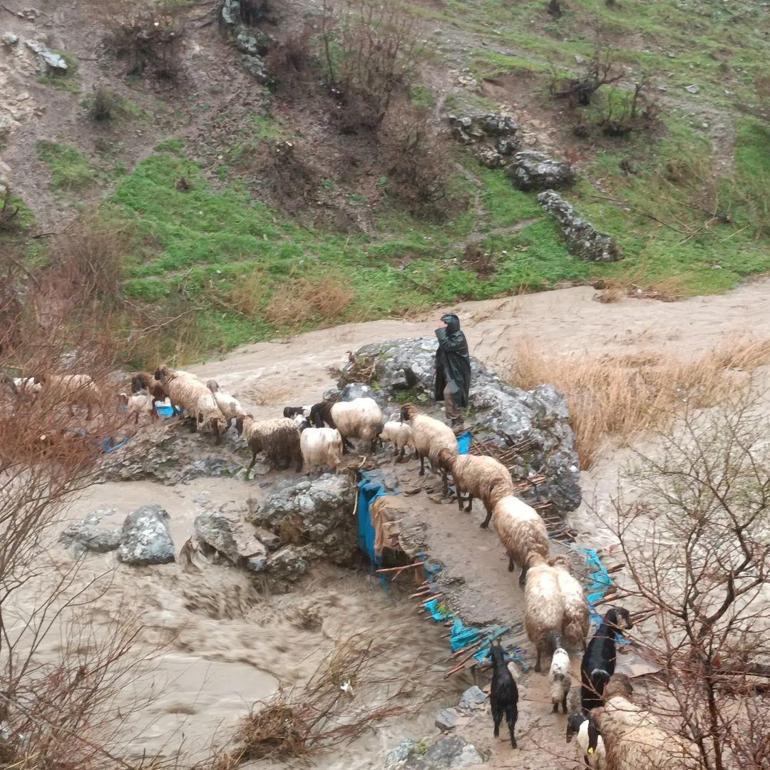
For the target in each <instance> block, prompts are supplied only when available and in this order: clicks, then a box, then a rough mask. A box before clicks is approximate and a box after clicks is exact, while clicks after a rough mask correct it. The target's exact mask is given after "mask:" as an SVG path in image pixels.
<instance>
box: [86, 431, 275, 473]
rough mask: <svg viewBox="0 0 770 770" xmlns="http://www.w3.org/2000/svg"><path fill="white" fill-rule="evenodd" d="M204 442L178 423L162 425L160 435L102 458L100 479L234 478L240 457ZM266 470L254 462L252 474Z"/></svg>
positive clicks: (133, 442) (135, 441)
mask: <svg viewBox="0 0 770 770" xmlns="http://www.w3.org/2000/svg"><path fill="white" fill-rule="evenodd" d="M207 439H208V437H207V436H200V435H198V434H197V433H190V432H189V430H187V428H185V427H184V426H183V425H181V424H176V425H166V426H164V432H163V433H162V434H161V435H160V436H159V435H158V434H157V433H151V434H147V435H143V434H137V435H136V436H134V437H133V438H132V439H131V440H130V441H129V442H128V443H127V444H126V445H125V446H124V447H122V448H121V449H119V450H118V451H116V452H112V453H110V454H107V455H105V458H104V461H103V464H102V467H101V470H100V473H99V477H100V480H102V481H138V480H140V479H149V480H151V481H158V482H160V483H161V484H168V485H174V484H179V483H181V482H185V481H190V480H192V479H197V478H203V477H212V478H219V477H223V476H225V477H226V476H236V475H237V474H238V473H239V472H241V471H243V469H244V465H245V463H244V461H243V459H242V458H239V457H238V456H237V455H235V454H234V453H233V452H231V451H230V449H229V448H228V447H227V446H225V445H224V444H222V445H220V446H215V445H214V444H213V443H207ZM231 443H232V442H228V444H231ZM240 443H241V445H243V442H240ZM237 445H238V442H237V441H236V446H237ZM244 457H245V455H244ZM247 462H248V460H246V463H247ZM268 470H269V469H268V468H267V467H266V466H264V465H263V464H261V463H257V465H255V466H254V469H253V470H252V474H255V473H256V474H264V473H267V472H268Z"/></svg>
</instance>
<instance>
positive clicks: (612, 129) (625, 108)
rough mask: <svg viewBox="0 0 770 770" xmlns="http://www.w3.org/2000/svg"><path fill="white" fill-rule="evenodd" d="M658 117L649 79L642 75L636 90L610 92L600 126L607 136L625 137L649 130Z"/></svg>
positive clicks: (635, 87) (635, 86) (636, 84)
mask: <svg viewBox="0 0 770 770" xmlns="http://www.w3.org/2000/svg"><path fill="white" fill-rule="evenodd" d="M657 117H658V105H657V103H656V102H655V101H654V100H653V99H652V98H651V96H650V90H649V79H648V77H647V75H645V74H642V75H641V77H640V78H639V79H638V80H637V81H636V83H634V90H633V91H631V92H627V91H610V92H609V94H608V96H607V107H606V110H605V113H604V115H603V116H602V118H601V121H600V123H599V125H600V126H601V128H602V131H603V132H604V133H605V134H606V135H607V136H617V137H625V136H628V135H629V134H630V133H631V132H632V131H638V130H640V129H643V128H649V127H650V126H651V125H652V124H653V123H654V122H655V121H656V119H657Z"/></svg>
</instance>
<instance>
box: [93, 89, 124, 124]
mask: <svg viewBox="0 0 770 770" xmlns="http://www.w3.org/2000/svg"><path fill="white" fill-rule="evenodd" d="M119 106H120V100H119V99H118V97H117V96H116V95H115V94H114V93H113V92H112V91H110V90H109V89H108V88H105V87H104V86H99V87H98V88H96V89H95V90H94V92H93V94H92V96H91V98H90V99H89V100H88V116H89V117H90V118H91V120H93V121H94V122H95V123H108V122H109V121H111V120H112V119H113V118H114V117H115V113H116V112H117V110H118V108H119Z"/></svg>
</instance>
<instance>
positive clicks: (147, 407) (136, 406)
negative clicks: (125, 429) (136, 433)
mask: <svg viewBox="0 0 770 770" xmlns="http://www.w3.org/2000/svg"><path fill="white" fill-rule="evenodd" d="M118 398H119V400H120V403H121V404H122V405H123V407H124V408H125V410H126V414H127V415H128V416H129V417H133V418H134V424H135V425H136V424H138V422H139V418H140V417H141V416H142V415H147V416H149V417H150V419H151V420H157V419H158V415H157V413H156V411H155V399H154V398H153V397H152V395H151V394H150V393H148V392H147V391H146V390H145V391H139V392H138V393H131V395H129V394H128V393H120V394H118Z"/></svg>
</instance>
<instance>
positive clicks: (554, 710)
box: [551, 701, 559, 714]
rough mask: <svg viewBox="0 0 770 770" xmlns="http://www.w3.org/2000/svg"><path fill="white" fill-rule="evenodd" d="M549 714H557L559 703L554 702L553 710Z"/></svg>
mask: <svg viewBox="0 0 770 770" xmlns="http://www.w3.org/2000/svg"><path fill="white" fill-rule="evenodd" d="M551 712H552V713H554V714H558V713H559V701H554V703H553V708H552V709H551Z"/></svg>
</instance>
